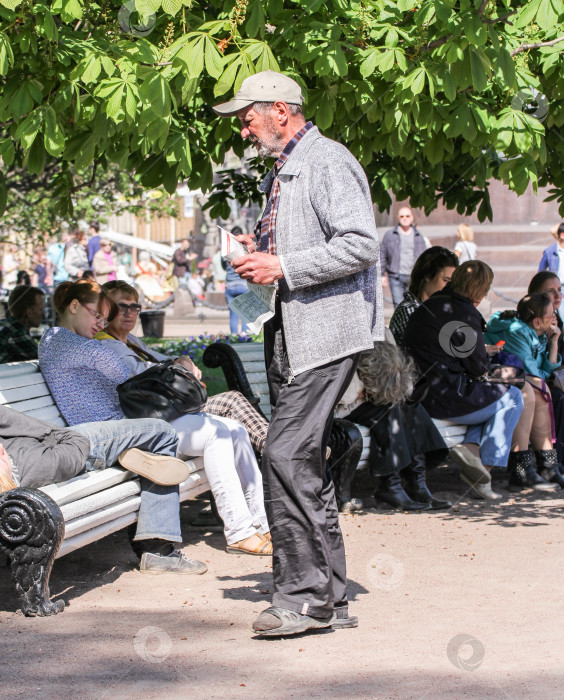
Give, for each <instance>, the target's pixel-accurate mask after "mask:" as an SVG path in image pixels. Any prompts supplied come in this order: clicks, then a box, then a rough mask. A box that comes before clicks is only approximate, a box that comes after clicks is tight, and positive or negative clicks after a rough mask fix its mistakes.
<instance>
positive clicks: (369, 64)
mask: <svg viewBox="0 0 564 700" xmlns="http://www.w3.org/2000/svg"><path fill="white" fill-rule="evenodd" d="M379 60H380V51H378V49H370V50H369V52H368V53H367V54H366V55H365V58H364V60H363V62H362V63H361V65H360V74H361V75H362V77H363V78H368V77H369V76H371V75H372V73H374V71H375V70H376V66H377V65H378V62H379Z"/></svg>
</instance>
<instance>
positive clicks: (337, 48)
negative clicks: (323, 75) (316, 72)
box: [325, 42, 349, 78]
mask: <svg viewBox="0 0 564 700" xmlns="http://www.w3.org/2000/svg"><path fill="white" fill-rule="evenodd" d="M325 56H326V58H327V61H328V63H329V66H330V67H331V70H333V71H334V72H335V73H336V74H337V75H339V76H340V77H341V78H342V77H344V76H345V75H346V74H347V73H348V72H349V66H348V63H347V59H346V58H345V54H344V53H343V50H342V48H341V45H340V44H339V43H338V42H332V43H331V44H329V46H328V47H327V49H326V50H325Z"/></svg>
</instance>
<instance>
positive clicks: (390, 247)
mask: <svg viewBox="0 0 564 700" xmlns="http://www.w3.org/2000/svg"><path fill="white" fill-rule="evenodd" d="M398 219H399V223H398V224H397V226H394V228H391V229H390V230H389V231H386V233H385V234H384V238H383V239H382V247H381V249H380V254H381V256H382V274H383V275H385V274H386V273H387V274H388V280H387V281H388V282H389V284H390V291H391V292H392V299H393V302H394V308H396V306H398V304H401V302H402V301H403V295H404V294H405V293H406V292H407V290H408V288H409V278H410V276H411V270H412V269H413V266H414V265H415V261H416V260H417V258H418V257H419V256H420V255H421V253H422V252H423V251H424V250H426V248H427V243H426V241H425V238H424V237H423V235H422V234H421V233H420V231H419V230H418V229H417V227H416V226H415V225H414V224H413V212H412V211H411V209H410V208H409V207H402V208H401V209H400V210H399V212H398ZM385 284H386V278H384V286H385Z"/></svg>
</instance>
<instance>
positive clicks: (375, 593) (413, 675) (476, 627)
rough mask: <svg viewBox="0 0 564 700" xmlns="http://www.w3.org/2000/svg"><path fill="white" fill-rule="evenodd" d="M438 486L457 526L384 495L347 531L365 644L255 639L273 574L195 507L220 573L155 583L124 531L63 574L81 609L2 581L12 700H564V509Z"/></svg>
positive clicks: (0, 635)
mask: <svg viewBox="0 0 564 700" xmlns="http://www.w3.org/2000/svg"><path fill="white" fill-rule="evenodd" d="M430 481H431V483H432V484H435V488H436V490H438V491H440V493H442V494H443V495H447V494H448V495H450V496H451V497H452V498H453V499H454V500H456V501H459V503H458V504H457V506H456V510H455V511H454V512H453V511H442V512H434V513H426V514H418V515H406V514H403V513H395V512H390V511H386V510H384V509H382V508H381V507H376V504H375V502H374V500H373V499H372V498H371V497H370V496H367V498H366V505H367V506H368V508H367V511H366V512H365V513H364V514H362V515H356V516H343V517H342V528H343V532H344V535H345V539H346V545H347V556H348V566H349V578H350V598H351V601H352V602H351V608H352V612H353V613H354V614H356V615H358V616H359V617H360V625H359V627H358V628H357V629H353V630H341V631H338V632H333V631H323V632H319V633H317V634H310V635H305V636H300V637H297V638H291V639H284V640H261V639H258V638H253V636H252V633H251V630H250V625H251V623H252V621H253V619H254V618H255V616H256V615H257V614H258V613H259V612H260V611H261V610H262V609H264V608H265V607H267V605H268V604H269V596H270V592H271V589H272V578H271V566H270V562H269V560H268V559H267V558H258V557H249V556H240V555H237V556H236V555H230V554H226V553H225V551H224V540H223V536H222V535H221V534H220V533H218V532H210V531H206V530H196V529H194V528H193V527H192V526H191V525H190V520H191V519H193V517H194V514H195V512H196V511H197V510H198V509H199V508H200V506H201V504H199V503H197V502H196V503H191V504H189V505H187V506H185V507H183V527H184V535H185V546H184V550H185V552H186V553H188V554H189V555H190V556H192V557H194V558H198V559H201V560H205V561H207V562H208V566H209V571H208V573H207V574H205V575H204V576H181V577H180V576H174V575H170V574H168V575H164V576H147V575H142V574H140V573H139V572H138V571H136V570H135V564H136V561H135V557H134V556H133V554H132V552H131V550H130V548H129V545H128V542H127V537H126V534H125V533H124V532H120V533H116V534H115V535H113V536H111V537H108V538H106V539H105V540H102V541H101V542H98V543H95V544H94V545H91V546H90V547H87V548H85V549H83V550H80V551H78V552H75V553H73V554H70V555H68V556H67V557H64V558H62V559H61V560H60V561H57V562H56V563H55V568H54V572H53V575H52V577H51V591H52V594H53V595H54V596H55V597H57V598H62V599H64V600H65V601H67V603H68V607H67V609H66V610H65V611H64V612H63V613H62V614H60V615H58V616H56V617H52V618H45V619H40V618H37V619H33V618H24V617H23V616H22V615H21V614H19V613H17V612H16V608H17V601H16V598H15V595H14V594H13V592H12V589H11V587H10V585H9V582H8V570H7V569H0V601H1V602H0V658H1V660H2V663H1V664H0V697H2V698H35V697H37V698H40V697H41V698H65V697H67V698H73V699H74V698H85V699H88V700H90V699H102V698H104V699H106V698H107V699H108V700H118V699H119V698H144V699H149V698H159V699H165V698H184V697H186V698H271V697H272V698H277V699H278V698H279V699H280V700H286V699H287V698H327V697H330V698H347V697H356V698H484V697H496V698H497V697H500V698H562V697H564V660H563V652H564V632H563V620H564V615H563V613H564V605H563V581H564V533H563V529H562V512H563V507H564V496H560V495H558V496H556V497H553V496H550V495H540V496H539V495H536V494H532V493H529V494H524V495H520V496H519V497H518V498H516V499H515V500H513V497H512V496H510V495H509V494H508V493H507V492H506V491H503V493H504V495H505V498H504V500H503V501H502V502H501V504H499V505H497V504H496V505H494V506H492V505H488V504H485V503H483V502H478V501H474V500H472V499H470V498H468V497H467V496H465V495H463V488H462V486H461V485H460V482H458V480H457V479H456V477H455V475H454V474H453V473H452V472H451V470H450V469H447V468H441V469H438V470H435V472H434V473H433V474H432V476H431V479H430ZM562 494H563V495H564V492H562Z"/></svg>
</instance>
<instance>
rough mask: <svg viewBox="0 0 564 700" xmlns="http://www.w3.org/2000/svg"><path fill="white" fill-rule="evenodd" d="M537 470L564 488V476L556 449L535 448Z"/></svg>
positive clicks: (543, 476)
mask: <svg viewBox="0 0 564 700" xmlns="http://www.w3.org/2000/svg"><path fill="white" fill-rule="evenodd" d="M535 457H536V458H537V472H538V473H539V474H540V476H541V477H542V478H543V479H546V481H550V482H552V483H554V484H558V486H560V488H561V489H562V488H564V477H563V476H562V474H561V472H560V465H559V464H558V457H557V455H556V450H535Z"/></svg>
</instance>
